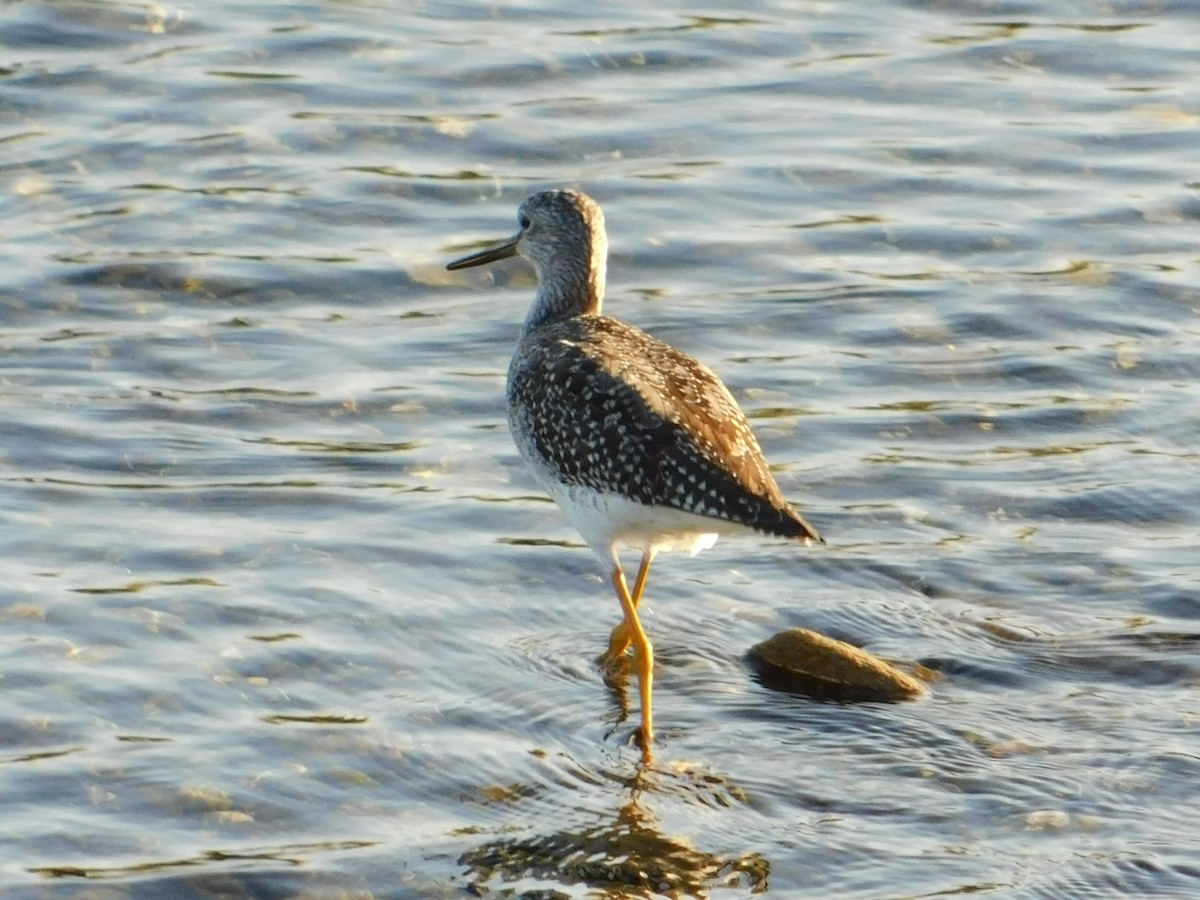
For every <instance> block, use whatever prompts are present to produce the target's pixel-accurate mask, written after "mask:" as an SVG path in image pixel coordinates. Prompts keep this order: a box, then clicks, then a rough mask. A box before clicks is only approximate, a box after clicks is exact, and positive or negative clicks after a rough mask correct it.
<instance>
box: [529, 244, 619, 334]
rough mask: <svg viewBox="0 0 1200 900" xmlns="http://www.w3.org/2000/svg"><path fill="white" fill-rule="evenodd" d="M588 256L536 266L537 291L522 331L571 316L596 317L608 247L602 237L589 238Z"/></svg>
mask: <svg viewBox="0 0 1200 900" xmlns="http://www.w3.org/2000/svg"><path fill="white" fill-rule="evenodd" d="M591 243H592V246H591V247H590V248H589V250H590V251H591V252H589V253H587V254H585V255H582V256H579V257H575V258H570V257H566V256H563V255H557V256H555V257H554V258H553V259H552V260H551V261H550V262H549V264H546V265H538V264H537V262H536V261H535V263H534V265H535V267H536V268H537V274H538V291H537V296H536V297H534V300H533V305H532V306H531V307H530V308H529V315H528V316H526V317H525V324H524V326H523V328H522V332H523V333H524V334H529V333H530V332H531V331H535V330H537V329H538V328H541V327H543V326H545V325H552V324H554V323H555V322H562V321H564V320H566V319H572V318H574V317H575V316H598V315H600V309H601V307H602V306H603V305H604V281H605V272H606V268H607V265H606V259H607V256H608V247H607V244H606V242H605V240H604V236H603V235H599V236H598V237H597V236H593V238H592V242H591Z"/></svg>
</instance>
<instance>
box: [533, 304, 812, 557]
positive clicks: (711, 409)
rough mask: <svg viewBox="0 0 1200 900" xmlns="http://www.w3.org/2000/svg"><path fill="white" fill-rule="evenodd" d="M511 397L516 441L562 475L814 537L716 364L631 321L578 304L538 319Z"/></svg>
mask: <svg viewBox="0 0 1200 900" xmlns="http://www.w3.org/2000/svg"><path fill="white" fill-rule="evenodd" d="M509 401H510V410H511V425H512V429H513V433H514V436H515V437H516V438H517V442H518V445H523V449H524V452H526V453H527V454H529V455H532V456H533V457H534V462H535V463H536V464H538V465H540V466H542V467H544V468H546V469H548V470H549V471H550V473H551V474H553V475H554V477H556V478H559V479H561V480H562V481H565V482H567V483H569V484H579V485H584V486H586V487H589V488H592V489H595V490H600V491H615V492H619V493H621V494H623V495H625V496H627V497H629V498H630V499H633V500H637V501H638V502H641V503H645V504H648V505H662V506H670V507H673V508H676V509H681V510H685V511H687V512H692V513H696V514H698V515H702V516H708V517H710V518H714V519H720V520H725V521H730V522H736V523H738V524H741V525H745V526H747V527H749V528H754V529H756V530H758V531H763V532H767V533H770V534H777V535H781V536H785V537H795V538H808V539H818V537H817V533H816V531H815V530H814V529H813V528H812V527H811V526H810V525H809V524H808V523H807V522H805V521H804V519H803V518H801V516H800V515H799V514H798V513H797V512H796V511H795V510H794V509H792V507H791V506H790V505H789V504H788V502H787V500H786V499H785V498H784V497H783V495H782V493H781V492H780V490H779V487H778V485H777V484H776V483H775V479H774V477H773V476H772V475H771V472H770V470H769V469H768V467H767V463H766V460H765V459H764V458H763V455H762V451H761V449H760V448H759V446H758V441H757V440H756V439H755V437H754V433H753V431H751V429H750V426H749V424H748V423H747V421H746V417H745V416H744V415H743V414H742V412H741V410H740V409H739V408H738V405H737V402H736V401H735V400H734V399H733V397H732V396H731V395H730V393H729V391H728V390H727V389H726V388H725V386H724V385H723V384H721V382H720V380H719V379H718V378H717V377H716V375H714V374H713V373H712V371H711V370H710V369H708V368H707V367H706V366H704V365H703V364H701V363H699V362H697V361H696V360H695V359H692V358H691V357H690V356H688V355H686V354H684V353H681V352H680V351H678V350H676V349H674V348H673V347H671V346H670V345H668V344H664V343H663V342H662V341H659V340H656V339H654V338H652V337H650V336H649V335H648V334H646V333H645V332H642V331H640V330H639V329H637V328H634V327H633V326H630V325H626V324H624V323H622V322H619V321H617V320H615V319H609V318H606V317H602V316H581V317H578V318H574V319H571V320H568V321H566V322H563V323H560V324H558V325H555V326H550V327H546V328H542V329H539V330H538V331H537V332H535V333H534V335H532V336H531V337H530V338H528V339H527V343H526V344H525V345H523V346H522V347H521V348H520V351H519V352H518V354H517V357H516V359H515V360H514V363H513V367H512V369H511V370H510V372H509Z"/></svg>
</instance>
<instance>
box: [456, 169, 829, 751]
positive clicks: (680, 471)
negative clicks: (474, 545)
mask: <svg viewBox="0 0 1200 900" xmlns="http://www.w3.org/2000/svg"><path fill="white" fill-rule="evenodd" d="M517 220H518V223H519V225H520V230H519V231H518V232H517V233H516V234H515V235H513V236H512V237H510V238H508V239H507V240H504V241H502V242H500V243H498V244H496V245H494V246H492V247H489V248H488V249H486V250H482V251H480V252H478V253H474V254H471V255H470V256H465V257H463V258H462V259H458V260H455V261H454V262H452V263H450V264H449V265H448V266H446V268H447V269H465V268H468V267H470V266H479V265H483V264H484V263H490V262H494V261H495V260H498V259H504V258H506V257H509V256H515V255H518V254H519V255H520V256H523V257H524V258H525V259H527V260H528V261H529V262H531V263H532V264H533V266H534V268H535V269H536V270H537V277H538V290H537V296H536V297H534V300H533V305H532V306H531V307H530V309H529V314H528V315H527V316H526V317H525V323H524V324H523V325H522V326H521V335H520V339H519V342H518V344H517V351H516V353H515V354H514V356H513V358H512V363H511V364H510V365H509V369H508V424H509V428H510V429H511V430H512V435H513V440H514V441H515V442H516V445H517V449H518V450H519V451H520V453H521V456H522V457H524V458H525V461H526V462H527V463H528V464H529V467H530V468H531V469H532V471H533V474H534V476H535V477H536V479H537V480H538V482H540V483H541V485H542V487H543V488H545V490H546V492H547V493H549V494H550V496H551V497H552V498H554V501H555V502H556V503H557V504H558V505H559V506H560V507H561V508H562V510H563V512H564V513H566V516H567V518H568V519H569V520H570V521H571V524H572V525H574V526H575V528H577V529H578V530H579V533H580V534H581V535H582V536H583V539H584V540H585V541H586V542H587V544H588V546H589V547H591V548H592V550H593V551H594V552H595V553H596V555H597V556H598V557H600V560H601V562H602V563H603V564H604V566H606V568H607V571H608V573H609V575H610V576H611V578H612V584H613V587H614V589H615V590H616V592H617V599H618V600H619V601H620V603H621V611H622V613H623V614H624V619H623V621H622V622H621V623H619V624H618V625H617V626H616V627H615V628H614V629H613V631H612V635H611V637H610V639H609V644H608V650H607V652H605V654H604V655H603V656H602V657H601V660H602V661H603V662H604V663H605V664H612V663H614V662H615V661H616V660H617V659H618V658H620V657H621V655H622V654H624V653H625V651H626V648H628V647H629V646H630V645H631V644H632V647H633V658H634V664H635V671H636V673H637V679H638V689H639V693H640V695H641V704H642V726H641V736H642V746H643V748H644V749H645V750H646V751H647V752H649V748H650V744H651V741H652V740H653V725H652V715H651V705H650V696H651V686H652V682H653V668H654V652H653V649H652V648H651V645H650V640H649V638H647V637H646V632H645V631H644V630H643V629H642V625H641V623H640V622H639V621H638V613H637V609H638V603H639V602H640V601H641V599H642V591H643V590H644V589H645V587H646V576H647V575H648V574H649V572H650V564H651V562H652V561H653V560H654V557H655V555H656V554H658V553H659V552H662V551H669V550H687V551H689V552H690V553H691V554H693V555H695V554H696V553H698V552H700V551H701V550H704V549H706V548H708V547H711V546H712V545H713V544H714V543H716V540H717V538H718V537H719V536H720V535H723V534H735V533H739V532H746V531H757V532H760V533H763V534H767V535H774V536H778V537H784V538H793V539H795V540H798V541H801V542H802V543H804V544H808V543H810V542H812V541H820V540H821V538H820V536H819V535H818V534H817V531H816V529H814V528H813V527H812V526H811V525H809V524H808V522H806V521H804V518H803V517H802V516H801V515H800V514H799V513H798V512H797V511H796V510H795V509H794V508H793V507H792V505H791V504H790V503H788V501H787V500H786V499H785V498H784V496H783V494H782V492H781V491H780V490H779V486H778V485H777V484H776V483H775V478H774V477H773V476H772V475H771V471H770V469H769V468H768V467H767V461H766V460H765V459H764V458H763V454H762V450H761V449H760V448H759V446H758V441H757V440H755V438H754V432H753V431H751V430H750V425H749V423H747V421H746V417H745V416H744V415H743V414H742V411H741V410H740V409H739V408H738V405H737V401H735V400H734V399H733V396H732V395H731V394H730V393H729V391H728V390H727V389H726V387H725V385H723V384H722V383H721V381H720V379H719V378H717V376H716V375H715V374H713V372H712V370H711V369H709V368H708V367H707V366H705V365H703V364H702V363H700V362H698V361H696V360H695V359H693V358H692V357H690V356H688V355H687V354H686V353H682V352H680V351H679V350H676V349H675V348H674V347H672V346H670V345H669V344H665V343H663V342H662V341H660V340H656V339H655V338H652V337H651V336H650V335H648V334H646V333H645V332H643V331H641V330H639V329H637V328H634V327H633V326H632V325H627V324H625V323H624V322H621V321H619V320H617V319H613V318H610V317H608V316H605V315H601V311H600V310H601V306H602V304H603V302H604V282H605V269H606V265H607V257H608V238H607V237H606V235H605V231H604V215H603V214H602V213H601V212H600V207H599V206H598V205H597V204H596V202H595V201H594V200H592V199H591V198H590V197H588V196H587V195H586V194H581V193H578V192H575V191H546V192H544V193H540V194H534V195H533V196H532V197H530V198H529V199H528V200H526V201H525V202H524V203H522V204H521V208H520V211H519V213H518V219H517ZM620 547H630V548H633V549H636V550H640V551H641V554H642V560H641V566H640V567H639V568H638V573H637V578H636V579H635V580H634V583H633V591H632V592H631V591H630V590H629V587H628V584H627V583H626V581H625V573H624V572H623V571H622V569H621V561H620V557H619V556H618V549H619V548H620Z"/></svg>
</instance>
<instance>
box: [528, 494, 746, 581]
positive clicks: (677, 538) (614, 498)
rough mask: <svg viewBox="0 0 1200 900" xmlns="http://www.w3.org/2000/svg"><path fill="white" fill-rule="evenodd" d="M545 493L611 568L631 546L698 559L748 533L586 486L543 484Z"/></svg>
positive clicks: (732, 525)
mask: <svg viewBox="0 0 1200 900" xmlns="http://www.w3.org/2000/svg"><path fill="white" fill-rule="evenodd" d="M543 486H544V487H545V488H546V491H547V492H548V493H549V494H550V496H551V497H552V498H553V499H554V502H555V503H557V504H558V506H559V508H560V509H562V511H563V512H564V513H565V514H566V516H567V518H568V519H569V520H570V522H571V524H572V525H574V526H575V529H576V530H577V531H578V532H579V533H580V534H581V535H582V536H583V539H584V540H585V541H587V544H588V546H589V547H591V548H592V551H593V552H594V553H595V554H596V555H597V556H599V557H600V559H601V560H602V561H603V562H604V563H606V564H609V565H614V566H615V565H617V564H618V562H619V561H618V559H617V550H618V549H619V548H621V547H629V548H633V549H636V550H641V551H642V552H649V553H651V554H656V553H660V552H670V551H673V550H685V551H687V552H688V554H689V555H691V556H695V555H696V554H697V553H699V552H700V551H701V550H707V549H708V548H709V547H711V546H712V545H713V544H715V543H716V542H717V538H718V537H720V536H721V535H723V534H726V535H728V534H738V533H740V532H745V531H746V530H747V529H746V527H745V526H744V525H739V524H738V523H736V522H725V521H721V520H720V519H711V518H708V517H706V516H698V515H696V514H695V513H689V512H684V511H683V510H679V509H671V508H670V507H667V506H647V505H645V504H643V503H638V502H636V501H634V500H628V499H626V498H625V497H622V496H620V495H619V494H613V493H608V492H602V491H597V490H594V489H592V488H588V487H583V486H581V485H567V484H563V483H562V482H558V481H554V480H549V481H543Z"/></svg>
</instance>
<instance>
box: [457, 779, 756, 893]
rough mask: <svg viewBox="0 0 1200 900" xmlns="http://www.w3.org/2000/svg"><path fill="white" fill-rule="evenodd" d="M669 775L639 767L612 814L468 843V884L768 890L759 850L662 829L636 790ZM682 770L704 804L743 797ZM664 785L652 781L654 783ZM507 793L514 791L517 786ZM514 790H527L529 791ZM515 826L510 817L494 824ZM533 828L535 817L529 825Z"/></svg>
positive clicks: (464, 860) (484, 887) (475, 887)
mask: <svg viewBox="0 0 1200 900" xmlns="http://www.w3.org/2000/svg"><path fill="white" fill-rule="evenodd" d="M664 775H666V776H667V777H670V775H669V774H668V773H663V772H661V771H655V770H652V769H650V768H648V767H640V768H639V769H638V772H637V774H636V775H635V776H633V778H631V779H628V781H627V785H628V788H629V794H628V797H627V799H626V800H625V802H624V803H623V804H622V805H621V806H620V807H619V808H618V809H617V813H616V817H615V819H614V820H613V821H611V822H610V821H608V820H607V819H606V820H603V821H598V822H594V823H593V824H581V825H579V826H578V827H567V828H564V829H562V830H559V831H542V832H539V833H536V834H532V835H530V834H520V835H513V836H507V835H506V836H503V837H499V838H497V839H496V840H492V841H488V842H487V843H485V844H482V845H480V846H479V847H476V848H474V849H472V850H468V851H467V852H465V853H463V854H462V856H460V857H459V860H458V862H459V865H462V866H466V867H467V872H466V875H467V878H468V879H469V889H470V891H471V892H472V893H475V894H477V895H482V894H486V893H489V892H490V890H498V891H503V890H504V889H503V888H501V887H499V886H498V885H494V884H493V885H489V883H490V882H494V881H497V880H498V881H499V882H501V883H509V884H512V883H515V882H522V894H521V895H522V896H530V897H533V896H536V897H542V896H546V897H552V896H559V894H558V893H557V892H556V891H555V890H554V888H555V887H556V886H557V887H565V886H568V885H584V886H586V887H587V889H588V890H589V896H595V897H603V898H618V897H620V898H631V897H661V896H664V895H666V896H669V897H705V896H708V894H709V892H711V891H713V890H716V889H730V888H734V889H738V890H744V891H747V892H749V893H763V892H765V891H766V890H767V878H768V875H769V873H770V863H769V862H768V860H767V859H765V858H764V857H763V856H761V855H760V854H758V853H744V854H742V855H740V856H725V855H721V854H717V853H708V852H706V851H704V850H700V849H699V848H697V847H695V846H693V845H692V843H691V842H690V841H688V840H687V839H686V838H684V837H675V836H672V835H669V834H665V833H664V832H663V831H661V830H660V828H659V825H658V822H657V820H656V819H655V817H654V814H653V813H652V812H650V810H648V809H647V808H646V807H645V806H643V805H642V803H641V802H640V800H639V797H640V795H641V794H642V793H643V791H645V790H647V789H648V788H649V787H650V785H648V784H647V783H646V782H647V779H651V778H659V777H662V776H664ZM678 775H679V776H680V783H679V785H677V786H678V787H680V788H681V789H683V790H685V791H687V792H688V793H691V794H694V795H696V796H693V798H692V799H693V800H695V801H697V802H700V803H703V804H704V805H706V806H717V805H719V806H727V805H731V804H732V803H740V802H742V801H741V800H740V799H739V798H740V792H739V791H737V790H736V789H734V788H732V787H731V786H729V785H727V784H723V783H722V781H721V779H719V778H718V777H716V776H713V775H711V774H702V773H695V772H692V771H690V770H686V769H684V770H681V771H680V772H679V773H678ZM662 787H663V786H662V785H658V784H656V785H654V788H655V790H661V789H662ZM507 793H508V794H509V796H512V794H513V793H514V792H507ZM515 793H517V794H519V795H522V796H526V797H528V796H529V795H530V793H531V792H527V791H523V790H518V791H516V792H515ZM532 793H534V794H540V792H539V791H532ZM704 794H707V795H708V796H702V795H704ZM511 828H512V826H511V825H507V826H503V827H502V828H500V829H497V830H502V831H508V830H510V829H511ZM534 828H536V826H533V825H531V826H530V827H529V830H533V829H534ZM522 830H523V831H524V830H525V829H522ZM535 884H536V886H535Z"/></svg>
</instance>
